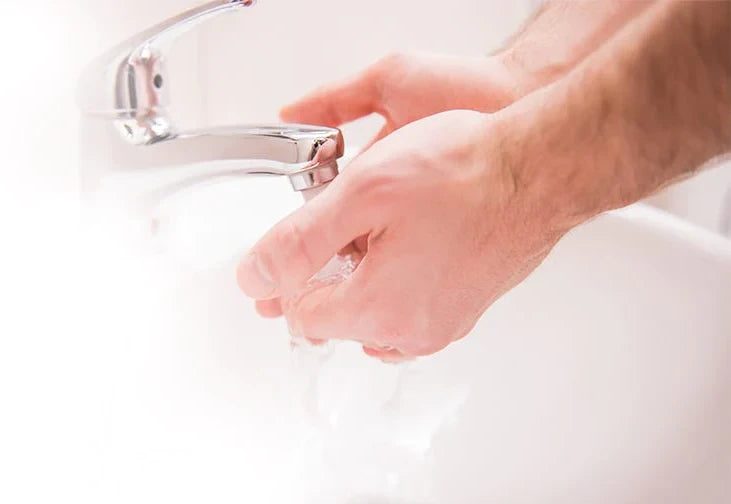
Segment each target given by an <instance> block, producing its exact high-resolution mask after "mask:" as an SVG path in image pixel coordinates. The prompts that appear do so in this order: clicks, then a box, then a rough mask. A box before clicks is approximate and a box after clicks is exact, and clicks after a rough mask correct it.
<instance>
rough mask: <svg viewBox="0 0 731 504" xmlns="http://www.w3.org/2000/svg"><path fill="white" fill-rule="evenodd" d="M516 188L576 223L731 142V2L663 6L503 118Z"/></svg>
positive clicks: (556, 217)
mask: <svg viewBox="0 0 731 504" xmlns="http://www.w3.org/2000/svg"><path fill="white" fill-rule="evenodd" d="M498 121H499V123H500V124H502V128H503V131H505V134H506V138H504V139H503V140H502V142H503V143H504V144H505V146H506V151H505V154H504V155H505V157H506V160H507V164H508V166H510V167H511V169H512V170H513V172H512V177H513V179H514V181H515V185H516V190H517V191H518V192H520V193H521V194H524V195H526V197H527V201H530V202H532V204H533V205H535V206H537V207H538V208H539V209H540V211H542V212H544V213H545V214H546V215H551V216H553V218H552V221H551V222H550V223H547V224H548V225H550V226H554V227H565V228H569V227H571V226H572V225H575V224H577V223H579V222H581V221H583V220H585V219H587V218H590V217H591V216H593V215H595V214H597V213H599V212H602V211H604V210H607V209H611V208H617V207H621V206H624V205H626V204H628V203H631V202H633V201H636V200H638V199H640V198H642V197H644V196H647V195H648V194H650V193H652V192H653V191H655V190H657V189H658V188H660V187H662V186H663V185H665V184H667V183H669V182H671V181H673V180H676V179H677V178H679V177H681V176H683V175H685V174H688V173H691V172H692V171H694V170H696V169H697V168H698V167H699V166H701V165H702V164H703V163H705V162H706V161H708V160H709V159H711V158H713V157H715V156H718V155H721V154H723V153H726V152H728V151H729V150H731V3H730V2H686V3H684V2H671V3H665V2H663V3H659V4H657V5H655V6H653V7H652V8H651V9H649V10H648V11H647V12H645V13H644V14H643V15H642V16H641V17H640V18H639V19H638V20H637V22H636V23H633V24H632V25H631V26H629V27H627V29H626V30H625V31H623V32H622V33H621V34H620V36H618V37H616V38H614V39H613V40H611V41H610V42H609V43H607V44H606V45H604V46H603V47H602V48H601V49H600V50H599V51H598V52H597V53H595V54H594V55H593V56H592V57H591V58H589V59H588V60H586V61H585V62H584V63H583V64H582V65H580V66H579V67H578V68H576V69H575V70H574V71H573V72H572V73H571V74H569V75H568V76H567V77H566V78H565V79H562V80H561V81H560V82H557V83H556V84H554V85H553V86H550V87H549V88H547V89H545V90H542V91H541V92H539V93H536V94H534V95H532V96H530V97H528V98H526V99H525V100H523V101H522V102H520V103H518V104H516V105H515V106H513V107H509V108H508V109H505V111H504V112H503V113H501V114H500V117H499V118H498Z"/></svg>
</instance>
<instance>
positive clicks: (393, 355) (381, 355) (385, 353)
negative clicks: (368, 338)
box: [363, 345, 409, 363]
mask: <svg viewBox="0 0 731 504" xmlns="http://www.w3.org/2000/svg"><path fill="white" fill-rule="evenodd" d="M363 352H364V353H365V354H366V355H367V356H369V357H373V358H376V359H380V360H382V361H383V362H386V363H397V362H404V361H407V360H409V358H408V357H406V356H405V355H404V354H402V353H401V352H400V351H398V350H396V349H395V348H372V347H369V346H368V345H363Z"/></svg>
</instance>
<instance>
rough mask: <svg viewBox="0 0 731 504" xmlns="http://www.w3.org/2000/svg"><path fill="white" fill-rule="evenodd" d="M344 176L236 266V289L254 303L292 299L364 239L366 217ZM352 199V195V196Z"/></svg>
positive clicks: (295, 214)
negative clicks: (284, 296)
mask: <svg viewBox="0 0 731 504" xmlns="http://www.w3.org/2000/svg"><path fill="white" fill-rule="evenodd" d="M347 186H348V180H347V176H346V175H345V174H343V175H341V176H340V177H338V179H336V180H335V181H334V182H333V183H332V184H331V186H330V187H329V188H328V190H326V191H324V192H323V193H322V194H320V195H319V196H318V197H317V198H315V199H313V200H311V201H310V202H308V203H307V204H306V205H304V206H303V207H301V208H300V209H298V210H297V211H295V212H294V213H292V214H291V215H290V216H288V217H287V218H285V219H284V220H283V221H281V222H280V223H279V224H277V225H276V226H274V227H273V228H272V229H271V230H270V231H269V232H268V233H267V234H266V235H265V236H264V237H263V238H262V239H261V240H260V241H259V242H258V243H257V244H256V245H255V246H254V247H253V248H252V249H251V251H250V252H249V254H247V256H246V257H245V258H244V259H243V260H242V261H241V263H240V264H239V267H238V270H237V279H238V283H239V287H240V288H241V290H243V291H244V293H245V294H246V295H248V296H249V297H252V298H254V299H270V298H272V297H276V296H277V295H282V294H283V293H293V292H294V291H295V290H296V289H298V288H299V287H301V286H302V284H304V283H305V282H306V281H307V280H309V279H310V278H311V277H312V276H313V275H314V274H315V273H317V272H318V271H319V270H320V269H322V267H323V266H325V264H327V262H328V261H329V260H330V258H332V257H333V256H335V255H336V254H337V252H338V251H339V250H340V249H342V248H343V247H344V246H346V245H347V244H348V243H350V242H351V241H352V240H353V239H355V238H356V237H358V236H361V235H364V234H368V233H369V231H370V230H369V218H370V214H369V212H366V211H362V209H361V207H362V206H364V205H363V204H362V203H361V198H359V197H358V196H357V195H356V194H354V192H353V191H349V190H348V189H347ZM351 193H352V194H351Z"/></svg>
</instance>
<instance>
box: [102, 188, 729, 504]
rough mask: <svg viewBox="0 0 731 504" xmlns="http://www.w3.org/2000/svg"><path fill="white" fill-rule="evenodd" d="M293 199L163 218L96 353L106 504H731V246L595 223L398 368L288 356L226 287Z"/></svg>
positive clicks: (690, 230) (338, 355) (637, 218)
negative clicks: (111, 333) (130, 298)
mask: <svg viewBox="0 0 731 504" xmlns="http://www.w3.org/2000/svg"><path fill="white" fill-rule="evenodd" d="M300 202H301V200H300V198H299V196H298V195H296V194H295V193H293V192H292V191H291V190H289V188H288V186H287V185H286V181H283V180H279V179H244V180H241V182H240V183H238V182H236V183H226V184H215V185H214V184H211V185H208V186H205V187H201V188H197V189H195V190H190V191H187V192H184V193H181V194H179V195H178V196H176V197H175V198H174V199H172V200H170V201H167V202H165V204H163V205H162V206H161V207H160V209H159V211H158V215H157V216H156V219H157V222H158V227H157V228H156V229H157V233H156V236H155V237H154V239H152V240H151V241H152V242H154V243H155V245H154V246H152V247H149V249H145V251H144V254H143V255H144V256H145V260H144V263H145V264H146V266H145V268H143V269H142V270H140V271H144V273H142V272H138V275H139V276H140V277H144V282H145V289H144V290H145V294H144V296H142V297H141V299H137V300H135V303H136V304H135V303H133V304H132V308H131V309H132V310H136V311H137V312H138V315H137V316H135V312H132V313H129V312H128V311H127V312H126V315H125V317H117V318H118V319H119V320H124V321H125V322H124V323H122V324H121V325H120V327H119V328H118V330H119V331H120V332H119V334H118V336H117V337H111V338H107V339H106V340H105V343H103V344H102V345H101V347H100V348H99V352H98V356H99V361H100V362H99V364H98V366H99V368H100V369H102V370H103V371H102V372H101V373H100V374H99V375H98V377H99V380H100V383H105V384H106V385H105V390H109V391H111V392H110V393H108V394H105V395H104V397H103V398H101V399H100V405H101V406H102V407H103V409H104V411H105V414H104V419H105V420H104V435H103V436H102V437H101V438H102V441H101V446H102V447H103V449H102V450H101V451H100V454H99V459H98V463H95V464H94V467H95V468H96V473H95V474H97V477H98V482H99V483H98V488H99V491H100V492H101V495H100V497H103V498H104V500H105V501H106V502H117V501H119V502H131V501H134V502H173V501H175V502H180V501H183V502H188V501H190V502H200V501H211V502H272V503H279V502H282V503H285V502H286V503H292V502H298V503H299V502H302V503H310V502H317V503H323V502H333V503H336V502H338V503H342V502H344V503H365V502H368V503H401V502H403V503H432V502H434V503H437V502H439V503H442V502H454V503H484V502H501V503H516V504H518V503H534V502H541V503H543V502H561V503H582V504H583V503H586V502H591V503H604V502H606V503H625V502H626V503H634V502H663V503H666V504H667V503H687V502H704V503H716V502H718V503H721V502H727V499H728V497H729V488H728V478H727V476H728V474H729V471H731V432H730V430H731V429H730V428H729V426H730V425H731V366H729V362H730V361H729V358H730V357H731V344H730V342H731V339H730V338H731V309H730V308H731V242H729V241H728V240H725V239H723V238H721V237H720V236H718V235H715V234H713V233H710V232H706V231H704V230H702V229H700V228H697V227H694V226H693V225H691V224H688V223H687V222H684V221H682V220H679V219H676V218H674V217H671V216H669V215H668V214H665V213H664V212H661V211H658V210H655V209H652V208H650V207H648V206H644V205H635V206H632V207H629V208H627V209H625V210H622V211H617V212H612V213H609V214H606V215H604V216H601V217H599V218H597V219H595V220H593V221H591V222H589V223H587V224H585V225H583V226H581V227H580V228H578V229H576V230H574V231H573V232H572V233H570V234H569V235H568V236H566V237H565V239H564V240H562V241H561V242H560V244H559V245H558V246H557V248H556V249H555V251H554V252H553V253H552V254H551V255H550V256H549V258H548V259H547V260H546V261H545V263H544V264H543V265H541V266H540V267H539V268H538V270H537V271H536V272H535V273H534V274H533V275H531V276H530V277H529V278H528V280H526V281H525V282H524V283H523V284H521V285H520V286H519V287H517V288H516V289H514V290H513V291H512V292H510V293H509V294H508V295H506V296H505V297H504V298H502V299H501V300H499V301H498V302H497V303H496V304H495V305H494V306H493V307H492V308H491V309H490V310H489V311H488V312H487V313H486V314H485V316H484V317H483V318H482V320H481V321H480V323H479V324H478V325H477V327H476V328H475V329H474V331H473V332H472V334H471V335H470V336H469V337H468V338H466V339H465V340H463V341H461V342H458V343H456V344H454V345H452V346H450V347H449V348H448V349H446V350H445V351H444V352H442V353H440V354H438V355H437V356H434V357H431V358H427V359H422V360H419V361H416V362H415V363H412V364H407V365H402V366H393V365H386V364H382V363H380V362H376V361H373V360H371V359H369V358H367V357H365V356H364V355H363V354H362V353H361V352H360V351H359V348H358V347H357V345H354V344H348V343H341V344H336V345H335V346H333V347H331V348H328V349H325V350H307V349H305V350H299V351H297V352H294V353H293V352H292V351H291V350H290V347H289V339H288V335H287V330H286V327H285V324H284V322H283V321H281V320H278V321H266V320H262V319H260V318H259V317H257V316H256V315H255V313H254V310H253V306H252V304H251V302H249V301H248V300H246V299H245V298H244V297H243V295H242V294H240V293H239V291H238V290H237V287H236V285H235V275H234V271H235V265H236V258H237V257H238V256H239V255H240V254H241V253H242V252H243V251H245V250H246V249H247V247H248V246H250V245H251V244H253V242H254V241H255V240H256V239H257V238H258V237H259V236H260V235H261V234H262V233H263V232H264V231H265V230H266V229H267V228H268V227H269V226H271V224H273V223H274V222H275V221H276V220H277V219H279V218H281V217H282V216H284V215H285V214H286V213H288V212H289V211H291V210H293V209H295V208H296V207H298V206H299V205H300V204H301V203H300ZM137 253H139V250H137ZM128 281H130V282H132V283H131V285H132V288H133V289H134V285H136V284H135V282H134V281H132V280H129V279H128ZM143 300H147V301H144V302H143ZM151 300H152V301H151ZM129 309H130V307H129V305H127V307H126V308H125V310H129ZM110 310H111V311H112V313H117V309H116V308H110ZM120 313H121V312H120ZM151 321H155V323H154V324H153V323H152V322H151Z"/></svg>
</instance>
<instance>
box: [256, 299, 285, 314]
mask: <svg viewBox="0 0 731 504" xmlns="http://www.w3.org/2000/svg"><path fill="white" fill-rule="evenodd" d="M256 311H257V313H259V315H261V316H262V317H264V318H277V317H281V316H282V303H281V301H280V300H279V298H274V299H262V300H258V301H256Z"/></svg>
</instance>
